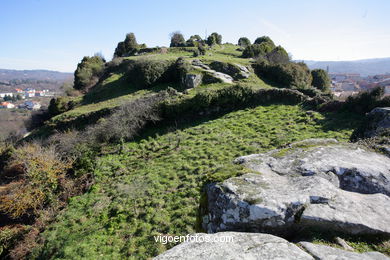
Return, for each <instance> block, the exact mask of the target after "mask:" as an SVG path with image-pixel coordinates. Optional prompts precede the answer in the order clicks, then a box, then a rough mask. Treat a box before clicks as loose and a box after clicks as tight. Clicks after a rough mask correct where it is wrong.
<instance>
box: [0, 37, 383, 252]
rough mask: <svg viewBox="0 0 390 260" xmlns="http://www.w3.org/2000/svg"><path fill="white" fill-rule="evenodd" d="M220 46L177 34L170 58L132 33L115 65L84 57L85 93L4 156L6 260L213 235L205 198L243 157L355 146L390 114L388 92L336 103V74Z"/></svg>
mask: <svg viewBox="0 0 390 260" xmlns="http://www.w3.org/2000/svg"><path fill="white" fill-rule="evenodd" d="M221 41H222V36H221V35H219V34H217V33H213V34H212V35H210V37H208V38H207V39H205V40H204V39H201V38H200V37H199V36H197V35H193V36H191V37H190V39H188V40H187V41H185V39H184V37H182V35H180V33H178V32H175V33H174V34H173V35H172V42H171V47H170V48H165V47H156V48H147V47H146V45H145V44H138V43H137V41H136V39H135V36H134V34H128V35H127V36H126V38H125V40H124V41H123V42H120V43H118V46H117V48H116V50H115V55H114V59H113V60H112V61H109V62H106V61H105V59H104V58H103V57H101V56H99V55H98V56H93V57H84V58H83V59H82V61H81V62H80V63H79V65H78V68H77V70H76V71H75V82H74V88H75V89H77V91H80V93H82V94H81V95H78V96H64V97H58V98H56V99H53V100H52V101H51V104H50V106H49V109H48V111H47V112H46V113H47V118H49V119H48V120H46V121H44V122H38V123H39V124H40V126H39V127H37V128H36V129H34V130H33V131H32V132H31V133H30V135H29V136H28V137H26V138H25V139H23V140H19V141H18V142H17V143H15V144H9V143H8V144H4V145H3V146H2V147H1V150H0V171H1V175H0V181H1V182H0V184H1V185H2V186H0V219H1V220H2V223H4V224H2V225H1V226H0V256H7V257H10V258H14V259H18V258H23V257H28V258H30V259H80V258H83V259H84V258H87V259H123V258H125V259H147V258H150V257H153V256H156V255H158V254H159V253H161V252H163V251H165V250H166V249H168V248H169V247H172V246H173V244H170V245H169V244H168V245H163V244H160V243H156V242H155V240H154V238H153V236H154V235H159V234H170V235H186V234H188V233H193V232H202V231H203V230H202V229H201V224H200V222H201V220H200V217H199V216H202V215H203V214H202V213H203V212H201V211H202V210H203V208H204V207H203V206H204V203H205V201H206V200H205V198H204V187H205V185H207V184H209V183H212V182H216V181H222V180H225V179H227V178H230V177H232V176H238V175H242V174H244V173H246V171H247V169H245V168H244V167H243V166H240V165H236V164H233V160H234V159H235V158H236V157H238V156H241V155H246V154H251V153H260V152H265V151H268V150H271V149H274V148H281V147H286V146H287V145H288V144H290V143H292V142H294V141H300V140H304V139H307V138H317V137H326V138H336V139H338V140H339V141H348V140H350V138H351V136H352V134H353V132H354V131H355V130H356V129H357V128H358V127H359V126H360V125H361V123H362V122H363V120H364V117H363V115H362V114H364V113H365V112H367V111H366V110H368V109H370V108H372V107H373V106H377V105H378V104H387V102H389V100H387V99H383V98H382V96H383V93H382V92H380V90H378V91H377V92H374V93H366V94H364V95H361V96H358V97H356V98H352V99H350V100H349V101H347V103H340V102H335V101H333V100H332V95H331V93H330V92H329V89H328V82H329V81H328V78H327V74H326V72H324V71H316V72H314V73H312V72H311V71H310V70H309V69H308V68H307V66H306V65H305V64H303V63H295V62H292V61H291V60H290V57H289V56H288V54H287V52H286V51H285V50H284V49H283V48H282V47H281V46H276V45H275V44H274V43H273V42H272V40H271V39H269V38H268V37H259V38H258V39H256V40H255V42H254V44H250V42H249V41H248V39H246V40H245V39H240V41H239V42H238V43H239V44H238V45H234V44H222V42H221ZM313 78H314V79H315V81H314V83H313ZM313 85H314V86H313ZM363 103H364V104H365V106H361V104H363ZM363 107H364V108H363ZM357 108H359V109H357ZM31 154H33V155H34V156H31ZM45 158H48V160H45ZM21 189H22V190H23V191H24V192H23V193H18V191H19V190H21ZM321 239H323V240H324V241H325V242H327V241H328V240H326V238H323V237H321V236H320V238H319V240H321ZM321 241H322V240H321ZM381 242H382V241H379V242H378V245H379V243H381ZM356 245H357V246H356V247H358V246H365V247H366V249H370V248H374V247H375V248H376V246H377V244H375V243H367V241H365V240H363V239H360V240H358V241H357V242H356ZM377 248H379V249H377ZM377 248H376V250H382V251H385V250H387V249H386V247H383V246H377ZM383 248H384V249H383Z"/></svg>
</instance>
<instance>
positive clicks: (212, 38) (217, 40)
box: [206, 32, 222, 46]
mask: <svg viewBox="0 0 390 260" xmlns="http://www.w3.org/2000/svg"><path fill="white" fill-rule="evenodd" d="M206 42H207V44H208V45H210V46H213V45H215V44H221V43H222V35H220V34H218V33H216V32H213V33H212V34H210V35H209V37H207V41H206Z"/></svg>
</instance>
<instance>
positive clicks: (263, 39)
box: [254, 36, 275, 48]
mask: <svg viewBox="0 0 390 260" xmlns="http://www.w3.org/2000/svg"><path fill="white" fill-rule="evenodd" d="M263 42H267V43H269V44H270V45H271V46H272V48H275V43H274V42H273V41H272V40H271V38H270V37H268V36H261V37H258V38H257V39H256V40H255V42H254V44H261V43H263Z"/></svg>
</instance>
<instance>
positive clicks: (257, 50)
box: [242, 42, 274, 58]
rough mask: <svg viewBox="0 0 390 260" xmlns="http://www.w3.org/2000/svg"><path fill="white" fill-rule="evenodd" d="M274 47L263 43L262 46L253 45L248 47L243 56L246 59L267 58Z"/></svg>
mask: <svg viewBox="0 0 390 260" xmlns="http://www.w3.org/2000/svg"><path fill="white" fill-rule="evenodd" d="M273 48H274V46H273V45H271V44H270V43H268V42H262V43H260V44H252V45H249V46H247V47H246V48H245V49H244V51H243V53H242V56H243V57H244V58H254V57H259V56H260V57H263V56H266V55H267V54H268V53H270V52H271V51H272V50H273Z"/></svg>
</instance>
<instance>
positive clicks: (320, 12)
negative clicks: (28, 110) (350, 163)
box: [0, 0, 390, 72]
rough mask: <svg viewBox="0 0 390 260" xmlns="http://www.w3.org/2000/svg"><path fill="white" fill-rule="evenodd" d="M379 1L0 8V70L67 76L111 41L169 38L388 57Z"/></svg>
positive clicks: (114, 1)
mask: <svg viewBox="0 0 390 260" xmlns="http://www.w3.org/2000/svg"><path fill="white" fill-rule="evenodd" d="M389 11H390V1H387V0H366V1H359V0H355V1H352V0H350V1H349V0H338V1H333V0H327V1H317V0H311V1H309V0H296V1H292V0H290V1H287V0H266V1H262V0H257V1H256V0H240V1H237V0H236V1H230V0H225V1H222V0H207V1H206V0H197V1H183V0H181V1H176V0H175V1H174V0H172V1H170V0H166V1H157V0H143V1H139V0H138V1H132V0H127V1H126V0H111V1H109V0H105V1H104V0H94V1H92V0H30V1H27V0H1V1H0V35H1V38H0V68H8V69H51V70H58V71H69V72H72V71H74V69H75V68H76V65H77V63H78V62H79V60H81V58H82V57H83V56H86V55H93V54H94V53H95V52H102V53H103V55H104V56H105V57H106V59H111V58H112V54H113V51H114V49H115V47H116V44H117V43H118V41H122V40H123V39H124V37H125V34H126V33H128V32H134V33H135V35H136V37H137V40H138V42H139V43H146V44H147V45H148V46H164V45H165V46H166V45H168V44H169V34H170V33H171V32H172V31H177V30H179V31H181V32H182V33H183V34H184V35H185V37H186V38H188V37H189V36H190V35H192V34H199V35H201V36H203V35H205V31H206V30H207V32H208V33H211V32H214V31H216V32H218V33H220V34H222V36H223V41H224V42H225V41H226V42H232V43H236V42H237V40H238V38H239V37H241V36H246V37H248V38H250V39H251V40H252V41H253V40H254V39H255V38H256V37H257V36H262V35H268V36H270V37H271V38H272V39H273V40H274V41H275V43H276V44H280V45H282V46H283V47H285V48H286V49H287V51H288V52H290V53H291V54H292V55H293V58H294V59H306V60H307V59H313V60H355V59H366V58H379V57H390V14H389Z"/></svg>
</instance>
